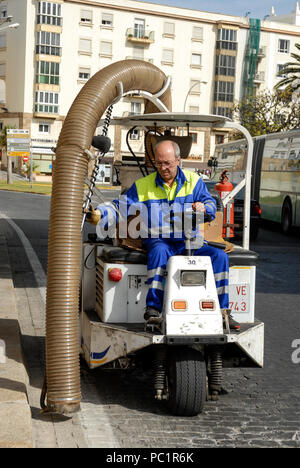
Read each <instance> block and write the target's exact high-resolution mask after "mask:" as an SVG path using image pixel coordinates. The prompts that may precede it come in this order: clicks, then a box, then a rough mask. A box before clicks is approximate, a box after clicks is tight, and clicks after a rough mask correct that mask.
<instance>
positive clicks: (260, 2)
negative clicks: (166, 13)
mask: <svg viewBox="0 0 300 468" xmlns="http://www.w3.org/2000/svg"><path fill="white" fill-rule="evenodd" d="M141 1H143V2H146V3H160V4H163V5H171V6H176V7H181V8H192V9H194V10H200V11H211V12H213V13H223V14H228V15H235V16H246V14H247V13H248V12H250V14H248V16H249V17H250V18H260V19H263V18H264V17H265V16H266V15H269V14H270V11H271V7H272V6H274V8H275V13H276V14H277V15H282V14H287V13H291V12H292V11H293V10H294V9H295V5H296V0H251V1H249V0H229V1H228V0H227V1H226V0H141ZM299 4H300V2H299Z"/></svg>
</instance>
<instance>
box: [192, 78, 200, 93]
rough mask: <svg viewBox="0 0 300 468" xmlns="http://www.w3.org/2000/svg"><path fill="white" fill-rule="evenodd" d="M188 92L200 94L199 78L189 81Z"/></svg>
mask: <svg viewBox="0 0 300 468" xmlns="http://www.w3.org/2000/svg"><path fill="white" fill-rule="evenodd" d="M190 94H200V81H199V80H191V81H190Z"/></svg>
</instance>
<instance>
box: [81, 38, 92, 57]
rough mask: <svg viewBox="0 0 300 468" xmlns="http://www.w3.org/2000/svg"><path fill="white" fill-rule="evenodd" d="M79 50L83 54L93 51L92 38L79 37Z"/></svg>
mask: <svg viewBox="0 0 300 468" xmlns="http://www.w3.org/2000/svg"><path fill="white" fill-rule="evenodd" d="M79 52H80V53H82V54H89V55H90V54H91V53H92V40H91V39H84V38H81V39H79Z"/></svg>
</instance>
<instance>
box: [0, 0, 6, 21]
mask: <svg viewBox="0 0 300 468" xmlns="http://www.w3.org/2000/svg"><path fill="white" fill-rule="evenodd" d="M4 18H7V3H6V2H1V4H0V19H4Z"/></svg>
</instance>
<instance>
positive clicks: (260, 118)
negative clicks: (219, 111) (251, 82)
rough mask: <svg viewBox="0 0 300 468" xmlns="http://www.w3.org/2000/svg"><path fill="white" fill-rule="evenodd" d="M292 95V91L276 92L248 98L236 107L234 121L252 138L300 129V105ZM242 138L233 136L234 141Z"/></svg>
mask: <svg viewBox="0 0 300 468" xmlns="http://www.w3.org/2000/svg"><path fill="white" fill-rule="evenodd" d="M291 94H292V91H291V90H275V91H274V92H265V93H260V94H257V95H256V96H255V97H250V98H246V99H244V100H243V101H241V102H237V103H236V104H235V105H234V108H233V119H234V120H236V121H239V122H240V123H241V124H242V125H243V126H244V127H246V128H247V130H248V131H249V133H250V134H251V135H252V136H258V135H265V134H267V133H277V132H283V131H287V130H292V129H294V128H297V127H300V103H299V104H298V103H297V102H294V101H292V100H291ZM240 137H241V136H240V134H238V135H235V136H233V138H234V139H237V138H240Z"/></svg>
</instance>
